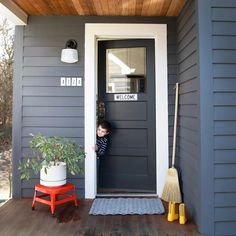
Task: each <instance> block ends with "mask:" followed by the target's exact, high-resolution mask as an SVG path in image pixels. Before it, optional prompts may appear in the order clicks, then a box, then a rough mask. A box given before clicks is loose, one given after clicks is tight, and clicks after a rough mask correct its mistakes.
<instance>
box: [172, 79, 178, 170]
mask: <svg viewBox="0 0 236 236" xmlns="http://www.w3.org/2000/svg"><path fill="white" fill-rule="evenodd" d="M178 103H179V84H178V83H176V85H175V118H174V133H173V150H172V167H174V165H175V151H176V129H177V116H178Z"/></svg>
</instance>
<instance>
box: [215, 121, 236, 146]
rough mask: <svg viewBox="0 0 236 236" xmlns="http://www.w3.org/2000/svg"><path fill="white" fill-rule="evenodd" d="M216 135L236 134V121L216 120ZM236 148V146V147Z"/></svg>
mask: <svg viewBox="0 0 236 236" xmlns="http://www.w3.org/2000/svg"><path fill="white" fill-rule="evenodd" d="M214 134H215V135H236V121H235V120H232V121H215V131H214ZM235 148H236V147H235Z"/></svg>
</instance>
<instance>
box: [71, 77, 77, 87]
mask: <svg viewBox="0 0 236 236" xmlns="http://www.w3.org/2000/svg"><path fill="white" fill-rule="evenodd" d="M71 79H72V86H76V78H75V77H73V78H71Z"/></svg>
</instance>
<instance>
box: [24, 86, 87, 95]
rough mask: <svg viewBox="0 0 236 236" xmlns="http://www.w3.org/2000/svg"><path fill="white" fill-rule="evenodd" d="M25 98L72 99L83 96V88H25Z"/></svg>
mask: <svg viewBox="0 0 236 236" xmlns="http://www.w3.org/2000/svg"><path fill="white" fill-rule="evenodd" d="M22 94H23V96H36V97H39V96H43V97H45V96H46V97H49V96H51V97H57V96H60V97H71V96H75V97H77V96H83V95H84V88H83V87H69V86H68V87H67V86H66V87H43V86H42V87H23V89H22Z"/></svg>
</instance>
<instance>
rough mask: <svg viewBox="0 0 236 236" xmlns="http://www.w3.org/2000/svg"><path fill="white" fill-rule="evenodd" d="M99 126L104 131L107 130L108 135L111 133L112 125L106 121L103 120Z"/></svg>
mask: <svg viewBox="0 0 236 236" xmlns="http://www.w3.org/2000/svg"><path fill="white" fill-rule="evenodd" d="M98 126H101V127H102V128H103V129H105V130H106V131H107V132H108V133H109V132H110V131H111V123H110V122H108V121H106V120H102V121H100V122H99V123H98Z"/></svg>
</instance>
